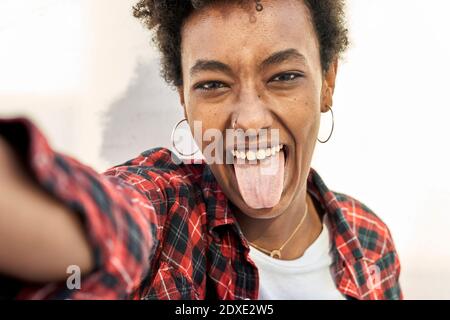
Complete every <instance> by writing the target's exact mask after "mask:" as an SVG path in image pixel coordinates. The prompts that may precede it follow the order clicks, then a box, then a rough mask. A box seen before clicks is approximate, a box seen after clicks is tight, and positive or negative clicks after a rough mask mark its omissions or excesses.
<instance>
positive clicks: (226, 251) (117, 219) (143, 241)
mask: <svg viewBox="0 0 450 320" xmlns="http://www.w3.org/2000/svg"><path fill="white" fill-rule="evenodd" d="M0 129H1V130H0V132H1V131H3V132H9V135H8V134H7V135H5V136H6V137H7V139H9V140H10V141H11V142H12V143H17V141H22V143H23V144H24V145H23V146H22V147H23V148H24V150H25V152H26V154H25V157H27V163H28V165H29V167H30V168H31V172H32V173H33V174H34V175H35V177H36V178H37V181H38V182H39V184H40V185H41V186H42V187H43V188H45V189H46V190H48V191H49V192H50V193H51V194H53V195H54V196H55V197H56V198H58V199H60V200H61V201H63V202H64V203H66V204H67V206H68V207H70V208H71V209H72V210H73V212H74V213H76V214H79V215H80V216H81V218H82V220H83V221H84V224H85V227H86V230H87V234H88V237H89V240H90V242H91V244H92V246H93V248H94V252H95V269H94V271H93V272H91V273H90V274H88V275H85V276H84V277H83V280H82V282H81V289H79V290H76V289H75V290H70V289H68V288H67V286H66V283H65V282H64V283H50V284H45V285H41V286H36V285H31V284H24V283H19V282H16V281H14V280H11V279H7V278H2V279H1V280H0V281H1V282H3V284H4V285H2V283H1V282H0V287H2V289H0V290H2V291H3V292H2V293H0V295H3V296H7V297H15V298H21V299H130V298H131V299H257V297H258V285H259V278H258V270H257V268H256V266H255V264H254V263H253V262H252V260H251V259H250V257H249V255H248V253H249V247H248V243H247V242H246V240H245V238H244V236H243V234H242V232H241V230H240V228H239V225H238V224H237V221H236V219H235V217H234V216H233V210H234V208H233V204H232V203H231V202H230V201H229V200H228V199H227V197H226V196H225V194H224V193H223V192H222V190H221V189H220V187H219V185H218V183H217V181H216V180H215V178H214V176H213V174H212V172H211V170H210V168H209V167H208V166H207V165H206V164H204V163H203V164H178V165H177V164H175V163H174V162H173V161H172V154H171V152H170V151H169V150H167V149H163V148H157V149H152V150H149V151H146V152H144V153H142V154H141V155H139V156H138V157H137V158H135V159H133V160H131V161H128V162H126V163H124V164H122V165H119V166H116V167H113V168H111V169H109V170H107V171H106V172H105V173H103V174H98V173H96V172H95V171H94V170H92V169H90V168H89V167H87V166H85V165H83V164H81V163H79V162H78V161H76V160H75V159H72V158H70V157H68V156H65V155H62V154H59V153H56V152H54V151H52V149H51V148H50V147H49V146H48V144H47V142H46V139H45V138H44V137H43V136H42V134H41V133H40V132H39V131H38V129H37V128H36V127H34V126H33V125H32V124H31V123H30V122H29V121H27V120H24V119H15V120H12V121H5V120H3V121H0ZM307 183H308V192H309V193H310V194H311V195H312V196H314V197H315V199H317V200H318V202H319V203H320V204H321V206H322V209H323V210H324V212H326V213H328V215H329V217H330V219H329V220H330V223H331V234H332V238H333V240H334V241H333V247H332V250H333V253H334V258H335V259H334V263H333V265H332V267H331V269H332V274H333V275H334V279H335V283H336V287H337V288H338V290H339V291H340V292H342V293H343V294H344V295H345V296H346V297H347V298H349V299H352V298H353V299H401V298H402V292H401V289H400V285H399V274H400V262H399V259H398V256H397V253H396V251H395V248H394V243H393V240H392V237H391V235H390V232H389V230H388V228H387V227H386V225H385V224H384V223H383V222H382V221H381V220H380V218H378V217H377V216H376V215H375V214H374V213H373V212H372V211H371V210H370V209H369V208H367V207H366V206H365V205H364V204H362V203H361V202H359V201H357V200H355V199H353V198H351V197H349V196H347V195H344V194H341V193H336V192H333V191H330V190H329V189H328V188H327V187H326V185H325V184H324V182H323V181H322V179H321V178H320V176H319V175H318V174H317V172H316V171H315V170H314V169H311V171H310V174H309V177H308V182H307ZM5 291H6V292H5Z"/></svg>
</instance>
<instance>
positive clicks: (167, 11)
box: [133, 0, 349, 87]
mask: <svg viewBox="0 0 450 320" xmlns="http://www.w3.org/2000/svg"><path fill="white" fill-rule="evenodd" d="M214 1H223V0H139V2H138V3H137V4H136V5H135V6H134V7H133V15H134V16H135V17H136V18H139V19H140V20H142V22H143V23H144V24H145V25H146V26H147V27H148V28H149V29H150V30H155V31H156V34H155V37H154V38H153V41H154V42H155V44H156V45H157V47H158V48H159V50H160V52H161V54H162V57H161V66H162V69H161V75H162V77H163V78H164V79H165V80H166V82H167V83H168V84H169V85H173V86H175V87H177V86H181V85H182V84H183V80H182V79H183V77H182V71H181V27H182V24H183V22H184V21H185V19H186V18H187V17H188V16H189V15H190V14H191V13H192V12H193V11H194V10H198V9H201V8H202V7H204V6H205V5H208V4H210V3H212V2H214ZM235 1H237V2H239V1H240V2H245V0H235ZM247 1H250V0H247ZM303 1H304V2H305V4H306V5H307V7H308V8H309V10H310V13H311V17H312V21H313V23H314V27H315V30H316V33H317V38H318V40H319V44H320V59H321V65H322V70H323V71H324V72H325V71H327V70H328V68H329V66H330V65H331V63H332V61H333V59H335V58H339V57H340V55H341V54H342V53H343V52H344V51H345V50H346V48H347V47H348V44H349V41H348V30H347V29H346V26H345V10H344V9H345V8H344V7H345V4H344V0H303ZM255 2H256V5H257V6H258V5H259V7H257V9H259V10H260V9H262V7H261V5H260V3H259V2H260V1H255Z"/></svg>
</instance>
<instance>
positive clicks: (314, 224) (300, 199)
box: [236, 187, 322, 260]
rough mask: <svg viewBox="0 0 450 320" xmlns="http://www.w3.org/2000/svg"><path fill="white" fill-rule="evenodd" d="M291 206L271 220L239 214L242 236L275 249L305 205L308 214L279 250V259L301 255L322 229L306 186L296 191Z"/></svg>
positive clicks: (290, 232)
mask: <svg viewBox="0 0 450 320" xmlns="http://www.w3.org/2000/svg"><path fill="white" fill-rule="evenodd" d="M294 200H295V201H293V203H292V205H291V206H290V207H289V208H288V209H287V210H286V211H284V212H283V213H282V214H280V215H279V216H277V217H275V218H272V219H254V218H251V217H249V216H247V215H245V214H242V213H239V214H238V215H237V216H236V217H237V220H238V222H239V226H240V227H241V230H242V232H243V233H244V235H245V237H246V239H247V240H248V241H249V242H251V243H253V244H255V245H257V246H258V247H261V248H264V249H266V250H277V249H279V248H280V247H281V246H282V245H283V244H284V243H285V241H286V240H287V239H288V238H289V237H290V236H291V235H292V233H293V232H294V231H295V229H296V228H297V226H298V225H299V223H300V222H301V220H302V218H303V215H304V213H305V209H306V206H308V211H309V213H308V215H307V216H306V218H305V221H304V222H303V224H302V225H301V226H300V228H299V229H298V230H297V231H296V232H295V234H294V236H293V237H292V239H291V240H290V241H289V242H288V243H287V244H286V246H285V247H284V249H283V251H282V259H283V260H292V259H296V258H298V257H301V256H302V255H303V253H304V252H305V250H306V249H307V248H308V247H309V246H310V245H311V243H312V242H313V241H314V240H315V239H316V238H317V236H318V235H319V234H320V231H321V230H322V221H321V219H320V216H319V214H318V212H317V211H316V209H315V206H314V204H313V201H312V200H311V198H310V196H309V194H308V193H307V192H306V187H305V188H303V190H302V192H299V193H298V196H297V197H296V199H294Z"/></svg>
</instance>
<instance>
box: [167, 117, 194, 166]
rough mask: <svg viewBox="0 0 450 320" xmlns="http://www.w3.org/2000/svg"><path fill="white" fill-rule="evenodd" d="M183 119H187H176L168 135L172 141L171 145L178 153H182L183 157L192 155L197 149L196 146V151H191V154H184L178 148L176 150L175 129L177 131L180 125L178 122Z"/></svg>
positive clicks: (180, 122)
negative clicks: (176, 121)
mask: <svg viewBox="0 0 450 320" xmlns="http://www.w3.org/2000/svg"><path fill="white" fill-rule="evenodd" d="M184 121H186V122H187V121H188V120H187V119H182V120H180V121H178V123H177V124H176V125H175V126H174V127H173V129H172V134H171V136H170V140H171V141H172V147H173V148H174V149H175V151H176V152H178V153H179V154H180V155H182V156H183V157H192V156H193V155H194V154H196V153H197V152H198V151H199V149H198V148H197V151H195V152H193V153H191V154H184V153H183V152H180V150H178V148H177V146H176V145H175V131H177V129H178V127H179V126H180V124H182V123H183V122H184Z"/></svg>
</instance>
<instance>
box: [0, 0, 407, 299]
mask: <svg viewBox="0 0 450 320" xmlns="http://www.w3.org/2000/svg"><path fill="white" fill-rule="evenodd" d="M134 10H135V11H134V12H135V16H136V17H138V18H140V19H143V20H144V22H145V23H146V24H147V26H148V27H149V28H150V29H156V31H157V34H156V35H157V37H156V40H157V43H158V45H159V48H160V50H161V52H162V58H163V59H162V66H163V74H164V77H165V79H166V80H167V81H168V83H169V84H171V85H173V86H174V87H175V88H176V89H177V90H178V93H179V96H180V104H181V105H182V107H183V108H184V114H185V118H186V119H184V121H187V123H188V124H189V126H190V128H191V130H192V132H194V131H195V123H200V124H201V129H200V132H201V134H200V135H196V142H197V145H198V146H199V148H200V150H201V151H202V153H203V155H204V156H205V161H204V162H203V163H201V164H192V163H181V162H179V161H176V158H175V157H174V155H173V153H172V152H171V151H169V150H167V149H163V148H158V149H152V150H149V151H147V152H144V153H142V154H141V155H139V156H138V157H137V158H135V159H133V160H130V161H128V162H126V163H125V164H123V165H119V166H116V167H114V168H111V169H110V170H108V171H107V172H105V173H104V174H101V175H100V174H97V173H95V172H94V171H93V170H90V169H89V168H87V167H86V166H84V165H82V164H80V163H79V162H77V161H76V160H74V159H71V158H69V157H67V156H64V155H61V154H59V153H56V152H54V151H52V150H51V149H50V148H49V146H48V145H47V144H46V142H45V139H44V137H43V136H42V135H41V134H40V132H39V131H38V130H37V129H36V128H35V127H34V126H33V125H32V124H31V123H29V122H28V121H26V120H24V119H15V120H9V121H6V120H4V121H2V122H1V125H0V133H1V134H2V136H3V142H2V143H1V144H0V146H1V148H2V154H3V159H1V158H0V174H2V175H3V177H2V181H6V182H7V183H4V184H2V186H1V187H0V189H4V190H0V194H2V195H3V196H2V200H0V219H1V220H2V221H6V219H8V223H7V224H6V223H2V224H0V225H1V226H0V253H1V255H0V272H2V273H3V274H5V275H7V276H9V277H7V278H5V280H4V281H7V282H8V292H6V293H4V295H8V296H15V297H18V298H57V299H62V298H75V299H76V298H79V299H83V298H84V299H86V298H87V299H90V298H100V299H104V298H118V299H125V298H136V299H139V298H140V299H401V298H402V293H401V289H400V285H399V273H400V263H399V259H398V256H397V254H396V251H395V247H394V243H393V241H392V238H391V235H390V233H389V230H388V228H387V227H386V225H385V224H384V223H383V222H382V221H381V220H380V219H379V218H378V217H377V216H376V215H375V214H374V213H373V212H372V211H370V209H368V208H367V207H366V206H365V205H364V204H362V203H361V202H359V201H357V200H355V199H353V198H351V197H350V196H347V195H344V194H341V193H336V192H333V191H330V190H329V189H328V188H327V186H326V185H325V183H324V182H323V181H322V179H321V178H320V176H319V174H318V173H317V172H316V171H315V170H313V169H312V168H311V167H310V164H311V158H312V155H313V151H314V147H315V144H316V141H317V140H318V139H319V138H318V131H319V125H320V118H321V113H328V112H329V115H330V116H332V109H331V107H332V105H333V92H334V88H335V79H336V73H337V70H338V58H339V56H340V54H341V53H342V52H343V51H344V50H345V48H346V46H347V32H346V29H345V27H344V23H343V21H344V13H343V1H336V0H322V1H312V0H304V1H302V0H286V1H211V0H210V1H208V0H198V1H193V0H192V1H184V2H171V1H162V0H160V1H158V0H142V1H140V2H139V3H138V4H137V6H136V7H135V8H134ZM332 121H333V125H334V119H333V118H332ZM180 123H181V121H180ZM177 127H178V126H177ZM211 130H213V131H214V132H219V133H221V136H222V137H224V136H226V137H225V138H224V141H222V142H225V144H226V146H225V147H222V148H219V149H215V152H213V153H214V155H212V154H213V153H211V156H207V154H209V150H210V149H208V148H209V146H210V145H211V141H210V140H208V139H206V138H205V136H208V134H206V133H207V132H210V131H211ZM230 130H231V131H232V132H245V133H246V134H247V135H246V136H245V137H244V138H245V139H244V140H243V141H242V140H241V141H239V139H238V142H236V141H235V139H234V138H233V139H232V141H230V137H229V136H227V135H226V134H225V132H228V131H230ZM267 132H268V133H270V134H268V133H267ZM331 133H332V132H331ZM331 133H330V136H331ZM199 136H200V138H199ZM328 139H329V137H328ZM328 139H326V141H327V140H328ZM0 142H1V141H0ZM322 142H325V141H322ZM221 145H223V143H222V144H219V146H221ZM261 146H263V147H261ZM175 147H176V146H175ZM14 157H18V158H19V159H20V160H22V163H23V164H22V167H20V166H19V165H17V164H16V162H14V161H13V159H14ZM224 158H226V159H227V160H229V161H226V162H225V163H223V161H218V159H224ZM230 159H231V160H230ZM23 168H26V169H27V170H26V172H28V174H26V175H25V174H23V172H24V171H25V170H21V169H23ZM264 169H267V170H269V171H270V172H269V173H268V174H264ZM36 225H39V228H37V230H35V228H34V226H36ZM55 239H57V240H55ZM11 252H15V254H14V255H12V254H11ZM29 266H33V267H29ZM68 266H77V267H79V268H80V271H81V273H82V275H83V280H82V281H81V283H80V285H79V286H78V287H76V288H73V286H70V285H69V281H67V282H66V281H65V279H66V278H65V277H66V276H67V274H66V270H67V267H68ZM75 270H76V269H75ZM12 279H15V280H12ZM30 283H34V285H31V284H30ZM36 283H37V284H36ZM3 287H4V286H3Z"/></svg>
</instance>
